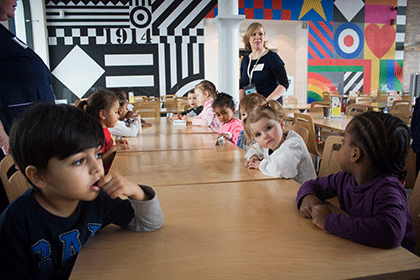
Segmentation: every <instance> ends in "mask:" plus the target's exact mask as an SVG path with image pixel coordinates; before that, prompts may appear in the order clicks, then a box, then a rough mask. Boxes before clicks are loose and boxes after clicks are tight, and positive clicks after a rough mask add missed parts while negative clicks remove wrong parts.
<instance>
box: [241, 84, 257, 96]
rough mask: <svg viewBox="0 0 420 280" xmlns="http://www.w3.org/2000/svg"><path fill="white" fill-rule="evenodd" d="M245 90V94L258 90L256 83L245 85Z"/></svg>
mask: <svg viewBox="0 0 420 280" xmlns="http://www.w3.org/2000/svg"><path fill="white" fill-rule="evenodd" d="M244 91H245V94H246V95H248V94H251V93H255V92H257V88H256V87H255V85H254V84H249V85H247V86H244Z"/></svg>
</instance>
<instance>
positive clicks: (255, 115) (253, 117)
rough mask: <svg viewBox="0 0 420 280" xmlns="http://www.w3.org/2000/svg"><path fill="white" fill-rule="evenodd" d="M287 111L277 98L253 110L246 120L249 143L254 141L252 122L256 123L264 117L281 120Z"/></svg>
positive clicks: (246, 133) (245, 125)
mask: <svg viewBox="0 0 420 280" xmlns="http://www.w3.org/2000/svg"><path fill="white" fill-rule="evenodd" d="M284 116H285V113H284V111H283V107H282V106H281V104H280V103H279V102H278V101H277V100H268V101H267V103H266V104H264V105H263V106H259V107H257V108H255V109H254V110H252V111H251V112H250V113H249V115H248V117H247V118H246V119H245V121H244V132H245V135H246V138H247V139H248V143H252V139H253V137H252V132H251V128H250V124H251V123H255V122H257V121H259V120H260V119H262V118H267V119H271V120H275V121H278V122H281V121H282V120H283V119H284Z"/></svg>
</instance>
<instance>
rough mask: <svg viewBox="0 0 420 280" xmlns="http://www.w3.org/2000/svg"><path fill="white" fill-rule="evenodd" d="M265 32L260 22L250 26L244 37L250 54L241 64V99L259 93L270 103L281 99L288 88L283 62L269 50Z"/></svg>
mask: <svg viewBox="0 0 420 280" xmlns="http://www.w3.org/2000/svg"><path fill="white" fill-rule="evenodd" d="M265 36H266V33H265V30H264V27H263V26H262V24H260V23H258V22H254V23H251V24H250V25H249V26H248V29H247V31H246V33H245V36H244V37H243V38H242V41H243V43H244V45H245V49H246V50H249V51H251V53H250V54H249V55H246V56H244V58H243V59H242V62H241V82H240V90H239V99H240V100H241V99H242V98H243V97H244V96H245V95H247V94H250V93H253V92H257V93H259V94H261V95H263V96H264V97H266V98H267V100H278V101H279V102H280V103H282V101H283V100H282V95H283V94H284V93H285V92H286V90H287V88H288V87H289V82H288V79H287V74H286V69H285V68H284V62H283V60H281V58H280V56H279V55H278V54H277V53H275V52H273V51H270V50H268V49H267V47H266V40H265Z"/></svg>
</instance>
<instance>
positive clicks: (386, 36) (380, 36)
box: [365, 24, 395, 59]
mask: <svg viewBox="0 0 420 280" xmlns="http://www.w3.org/2000/svg"><path fill="white" fill-rule="evenodd" d="M365 40H366V43H367V45H368V46H369V49H370V50H371V51H372V52H373V54H374V55H376V56H377V57H378V58H379V59H381V58H382V57H383V56H384V55H385V54H386V53H387V52H388V51H389V50H390V49H391V47H392V45H393V44H394V42H395V29H394V27H393V26H391V25H384V26H382V27H379V26H378V25H376V24H369V25H368V26H367V27H366V29H365Z"/></svg>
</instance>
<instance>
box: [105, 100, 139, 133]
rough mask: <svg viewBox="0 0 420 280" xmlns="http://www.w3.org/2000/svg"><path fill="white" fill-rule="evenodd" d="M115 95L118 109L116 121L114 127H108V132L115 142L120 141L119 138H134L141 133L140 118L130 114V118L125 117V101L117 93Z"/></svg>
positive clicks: (126, 102)
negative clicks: (118, 105)
mask: <svg viewBox="0 0 420 280" xmlns="http://www.w3.org/2000/svg"><path fill="white" fill-rule="evenodd" d="M115 95H116V96H117V97H118V100H119V103H120V108H119V109H118V121H117V123H116V124H115V126H114V127H110V128H109V131H110V132H111V135H112V136H113V137H114V139H115V140H119V139H121V137H135V136H137V135H139V134H140V133H141V131H142V129H141V127H142V126H141V121H140V116H139V115H137V114H131V117H129V118H126V116H127V104H128V101H127V99H125V98H124V96H123V95H122V94H121V93H120V92H117V93H115Z"/></svg>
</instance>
